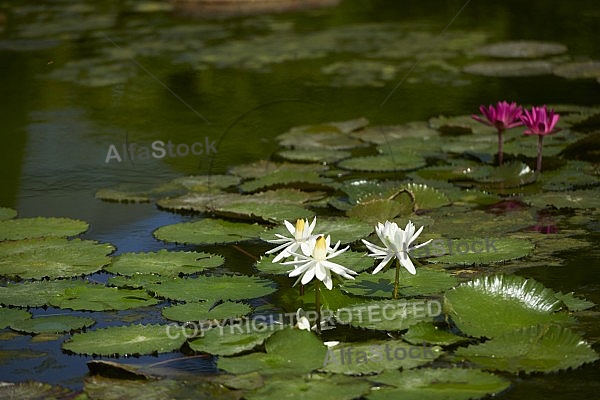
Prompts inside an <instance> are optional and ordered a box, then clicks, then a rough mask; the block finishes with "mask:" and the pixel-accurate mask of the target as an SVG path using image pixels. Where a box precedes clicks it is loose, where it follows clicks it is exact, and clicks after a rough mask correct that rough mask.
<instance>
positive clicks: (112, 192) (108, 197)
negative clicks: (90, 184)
mask: <svg viewBox="0 0 600 400" xmlns="http://www.w3.org/2000/svg"><path fill="white" fill-rule="evenodd" d="M95 197H96V198H97V199H100V200H104V201H114V202H117V203H150V201H152V197H151V195H150V193H149V192H148V191H145V190H139V191H134V190H131V189H129V190H127V189H120V188H103V189H100V190H98V191H97V192H96V196H95Z"/></svg>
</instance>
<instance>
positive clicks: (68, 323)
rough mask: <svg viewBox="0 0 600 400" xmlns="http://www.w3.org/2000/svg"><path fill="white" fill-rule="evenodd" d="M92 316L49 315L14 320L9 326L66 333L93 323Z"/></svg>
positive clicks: (20, 329)
mask: <svg viewBox="0 0 600 400" xmlns="http://www.w3.org/2000/svg"><path fill="white" fill-rule="evenodd" d="M95 323H96V321H94V320H93V319H92V318H86V317H74V316H72V315H49V316H38V317H35V318H31V319H27V320H22V321H15V322H13V323H12V324H10V328H11V329H13V330H15V331H19V332H25V333H35V334H38V333H66V332H71V331H75V330H79V329H83V328H88V327H90V326H92V325H94V324H95Z"/></svg>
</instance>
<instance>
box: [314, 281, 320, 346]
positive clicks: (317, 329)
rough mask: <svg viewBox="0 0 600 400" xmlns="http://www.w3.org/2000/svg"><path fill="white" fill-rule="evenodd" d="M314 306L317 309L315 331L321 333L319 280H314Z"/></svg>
mask: <svg viewBox="0 0 600 400" xmlns="http://www.w3.org/2000/svg"><path fill="white" fill-rule="evenodd" d="M315 308H316V309H317V326H316V332H317V334H318V335H320V334H321V285H320V281H319V280H317V281H316V282H315Z"/></svg>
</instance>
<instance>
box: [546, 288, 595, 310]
mask: <svg viewBox="0 0 600 400" xmlns="http://www.w3.org/2000/svg"><path fill="white" fill-rule="evenodd" d="M554 296H555V297H556V298H557V299H559V300H560V301H562V302H563V303H564V304H565V306H567V308H568V309H569V311H583V310H587V309H588V308H592V307H594V306H595V305H596V304H595V303H593V302H591V301H587V300H586V299H582V298H579V297H575V295H574V293H573V292H570V293H562V292H558V293H555V294H554Z"/></svg>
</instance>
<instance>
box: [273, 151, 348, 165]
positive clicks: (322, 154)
mask: <svg viewBox="0 0 600 400" xmlns="http://www.w3.org/2000/svg"><path fill="white" fill-rule="evenodd" d="M278 155H279V157H281V158H284V159H286V160H289V161H300V162H320V163H334V162H336V161H340V160H343V159H344V158H348V157H350V156H351V155H352V154H351V153H350V152H348V151H344V150H335V149H328V148H308V149H307V148H294V149H292V150H283V151H280V152H279V153H278Z"/></svg>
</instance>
